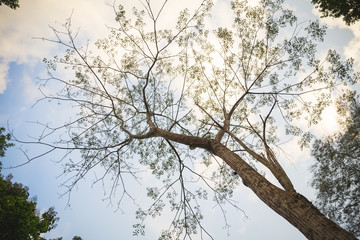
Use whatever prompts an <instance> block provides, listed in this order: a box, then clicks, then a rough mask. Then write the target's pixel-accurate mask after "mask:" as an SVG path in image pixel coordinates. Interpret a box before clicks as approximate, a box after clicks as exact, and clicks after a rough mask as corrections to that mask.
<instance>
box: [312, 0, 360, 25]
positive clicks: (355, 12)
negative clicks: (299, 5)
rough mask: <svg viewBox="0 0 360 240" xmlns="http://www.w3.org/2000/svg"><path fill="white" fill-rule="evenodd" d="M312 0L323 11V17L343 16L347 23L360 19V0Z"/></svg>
mask: <svg viewBox="0 0 360 240" xmlns="http://www.w3.org/2000/svg"><path fill="white" fill-rule="evenodd" d="M311 2H312V3H313V4H315V7H316V8H318V9H319V11H320V12H321V13H322V17H335V18H339V17H342V18H343V20H344V21H345V23H346V24H347V25H350V24H352V23H355V22H356V21H357V20H359V19H360V1H359V0H346V1H339V0H312V1H311Z"/></svg>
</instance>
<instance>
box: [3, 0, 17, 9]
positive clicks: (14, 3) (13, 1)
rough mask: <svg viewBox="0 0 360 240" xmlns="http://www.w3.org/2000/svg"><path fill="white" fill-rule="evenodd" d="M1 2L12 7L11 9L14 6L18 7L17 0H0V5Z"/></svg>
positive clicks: (14, 7)
mask: <svg viewBox="0 0 360 240" xmlns="http://www.w3.org/2000/svg"><path fill="white" fill-rule="evenodd" d="M3 4H5V5H6V6H8V7H10V8H12V9H16V8H18V7H20V5H19V0H0V6H1V5H3Z"/></svg>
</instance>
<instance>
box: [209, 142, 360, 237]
mask: <svg viewBox="0 0 360 240" xmlns="http://www.w3.org/2000/svg"><path fill="white" fill-rule="evenodd" d="M212 152H213V153H214V154H215V155H216V156H218V157H220V158H221V159H223V160H224V161H225V162H226V163H227V164H228V165H229V166H230V167H231V168H232V169H234V171H236V172H237V173H238V175H239V176H240V177H241V178H242V181H243V183H244V185H245V186H247V187H249V188H250V189H251V190H252V191H253V192H254V193H255V194H256V195H257V196H258V197H259V198H260V199H261V200H262V201H263V202H264V203H265V204H266V205H268V206H269V207H270V208H271V209H273V210H274V211H275V212H277V213H278V214H279V215H280V216H282V217H283V218H285V219H286V220H287V221H288V222H290V223H291V224H292V225H293V226H295V227H296V228H297V229H298V230H299V231H300V232H302V233H303V234H304V235H305V237H307V238H308V239H312V240H349V239H354V240H356V238H355V237H354V236H353V235H351V234H350V233H349V232H347V231H346V230H344V229H343V228H341V227H340V226H338V225H337V224H336V223H334V222H333V221H331V220H330V219H328V218H327V217H325V215H323V214H322V213H321V212H320V211H319V210H318V209H317V208H316V207H314V205H313V204H312V203H311V202H310V201H309V200H307V199H306V198H305V197H304V196H302V195H301V194H299V193H297V192H295V191H284V190H282V189H280V188H278V187H277V186H275V185H273V184H272V183H270V182H269V181H268V180H267V179H266V178H264V177H263V176H262V175H261V174H259V173H258V172H257V171H255V170H254V169H253V168H252V167H251V166H250V165H248V164H247V163H246V162H245V161H244V160H243V159H242V158H241V157H239V156H238V155H237V154H235V153H233V152H232V151H230V150H229V149H228V148H227V147H225V146H224V145H222V144H220V143H216V142H212Z"/></svg>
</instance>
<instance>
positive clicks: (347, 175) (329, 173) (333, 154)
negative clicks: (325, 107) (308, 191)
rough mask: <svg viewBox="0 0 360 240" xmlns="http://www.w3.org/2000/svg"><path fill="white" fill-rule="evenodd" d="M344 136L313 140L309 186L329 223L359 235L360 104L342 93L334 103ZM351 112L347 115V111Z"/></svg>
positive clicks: (338, 135) (352, 96)
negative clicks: (333, 222) (336, 223)
mask: <svg viewBox="0 0 360 240" xmlns="http://www.w3.org/2000/svg"><path fill="white" fill-rule="evenodd" d="M337 108H338V109H337V110H338V113H339V114H340V115H342V116H344V115H345V116H346V115H348V116H347V117H346V119H345V121H343V122H341V126H342V127H343V130H344V131H343V133H339V134H335V135H333V136H330V137H326V138H324V139H318V140H316V141H315V143H314V145H313V148H312V154H313V156H314V157H315V159H316V163H315V164H314V165H313V166H312V169H311V170H312V172H313V173H314V178H313V180H312V186H313V187H314V188H315V189H316V190H317V204H318V206H319V207H320V209H321V210H322V211H323V212H324V213H325V214H326V215H327V216H328V217H329V218H331V219H332V220H334V221H336V222H338V223H339V224H342V225H343V226H344V227H345V228H346V229H347V230H348V231H349V232H351V233H353V234H354V235H355V236H357V237H359V236H360V101H359V99H358V98H356V97H355V93H353V92H351V93H349V94H344V95H343V96H342V97H341V98H340V99H339V100H338V102H337ZM348 109H350V111H349V113H350V114H349V113H347V110H348Z"/></svg>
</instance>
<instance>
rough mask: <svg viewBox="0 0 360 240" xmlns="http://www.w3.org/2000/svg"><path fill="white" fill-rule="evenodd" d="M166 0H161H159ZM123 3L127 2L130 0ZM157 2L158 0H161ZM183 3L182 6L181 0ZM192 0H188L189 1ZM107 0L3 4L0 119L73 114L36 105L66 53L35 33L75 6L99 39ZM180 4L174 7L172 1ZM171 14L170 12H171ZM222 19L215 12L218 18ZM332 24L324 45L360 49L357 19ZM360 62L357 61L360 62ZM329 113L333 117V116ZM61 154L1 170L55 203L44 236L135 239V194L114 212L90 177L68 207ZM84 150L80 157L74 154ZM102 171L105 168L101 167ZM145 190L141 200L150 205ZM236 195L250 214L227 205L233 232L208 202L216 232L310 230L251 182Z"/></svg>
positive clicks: (304, 172)
mask: <svg viewBox="0 0 360 240" xmlns="http://www.w3.org/2000/svg"><path fill="white" fill-rule="evenodd" d="M158 1H160V0H158ZM118 2H121V3H125V2H126V1H124V0H119V1H118ZM155 2H157V1H155ZM171 2H177V3H176V4H177V5H179V4H180V3H179V2H181V1H170V4H175V3H171ZM191 2H192V1H184V2H182V3H181V4H183V6H184V7H186V6H187V4H190V3H191ZM226 2H228V1H226V0H217V1H216V4H217V5H216V14H217V15H216V16H217V18H226V16H227V14H226V11H227V9H226ZM105 3H106V2H105V1H104V0H77V1H70V0H63V1H55V0H33V1H31V2H30V1H25V0H20V8H19V9H17V10H15V11H14V10H11V9H10V8H8V7H5V6H1V7H0V126H4V127H7V126H9V128H10V129H14V131H15V134H16V136H18V137H19V138H28V136H37V135H38V134H39V128H38V127H37V126H36V124H33V123H31V122H36V121H42V122H55V121H62V120H65V119H66V118H67V117H69V114H71V110H69V109H66V108H65V107H63V108H62V109H60V110H59V109H55V108H54V107H53V105H50V104H47V103H46V102H42V103H40V104H36V105H35V106H34V104H35V103H36V101H37V100H38V99H39V98H41V94H40V92H39V91H38V87H37V85H36V82H37V80H36V79H37V78H38V77H41V76H44V74H45V71H46V69H45V66H44V64H42V59H43V58H45V57H46V58H51V57H52V56H54V55H57V54H58V53H59V52H61V50H62V49H60V48H58V47H57V46H56V45H53V44H50V43H47V42H43V41H41V40H36V39H34V37H48V36H51V31H50V29H49V27H48V26H49V25H57V24H59V23H63V22H64V21H65V19H67V18H68V17H69V16H70V15H71V13H72V12H73V23H74V25H75V26H79V27H81V37H82V38H83V39H91V40H94V39H97V38H101V37H103V36H106V35H105V33H106V28H105V25H106V24H107V23H111V22H112V20H113V15H112V9H111V8H110V7H108V6H107V5H106V4H105ZM111 3H112V2H111ZM286 5H288V6H290V8H292V9H294V10H296V12H297V15H298V16H299V17H301V18H302V19H305V20H306V19H309V18H311V19H314V18H317V16H318V14H317V12H316V11H315V10H314V9H313V6H312V5H311V4H310V1H304V0H293V1H287V2H286ZM174 9H175V7H174ZM168 15H169V16H171V12H170V13H168ZM215 19H216V18H215ZM321 21H322V22H323V23H326V24H328V25H329V30H328V35H327V36H326V39H325V41H324V43H323V44H322V45H321V49H323V50H324V49H328V48H335V49H336V50H338V51H339V52H341V53H342V54H343V55H344V56H346V57H354V58H355V60H356V57H357V56H360V31H359V29H360V26H359V24H357V25H355V26H352V27H347V26H345V24H343V23H342V21H341V20H333V19H321ZM359 63H360V62H358V61H356V64H357V66H358V67H359V66H360V65H359ZM334 113H335V111H334V108H330V109H329V110H327V111H326V112H325V114H327V116H326V118H327V119H328V120H327V121H326V123H325V122H322V123H321V124H319V126H316V127H314V132H315V133H318V135H319V136H324V135H327V134H331V133H333V132H335V131H336V130H337V129H338V128H337V124H336V116H335V115H334ZM329 119H330V120H329ZM20 147H21V146H20V145H19V144H17V146H16V147H14V148H12V149H10V150H9V151H8V152H7V156H6V158H5V159H2V162H3V163H4V167H9V166H15V165H17V164H20V163H23V162H24V161H26V158H25V156H24V154H23V153H22V152H21V151H20V150H19V148H20ZM287 148H288V149H289V151H290V152H291V153H293V155H292V158H291V159H290V160H289V161H287V162H286V161H285V162H284V163H283V164H284V168H285V169H286V170H287V171H288V173H289V176H290V178H291V179H292V180H293V182H294V185H295V188H296V189H297V190H298V191H299V192H300V193H302V194H304V195H305V196H306V197H308V198H309V199H314V194H313V190H312V189H311V188H310V187H309V184H308V182H309V180H310V179H311V173H310V172H309V171H308V168H309V166H310V165H311V163H312V159H311V157H310V155H309V152H308V150H305V151H300V150H298V149H297V148H296V146H295V145H294V144H293V143H289V144H288V145H287ZM30 150H31V152H32V153H36V152H38V151H40V150H41V149H39V147H35V146H31V149H30ZM56 157H57V156H56V155H55V156H54V155H49V156H46V157H43V158H40V159H36V160H35V161H33V162H31V163H29V164H27V165H25V166H22V167H20V168H15V169H9V170H7V169H5V170H4V171H3V174H5V175H6V174H7V173H12V174H13V175H14V179H15V180H16V181H18V182H21V183H23V184H24V185H26V186H28V187H29V188H30V194H31V196H35V195H36V196H37V199H38V207H39V209H40V210H45V209H47V208H49V207H51V206H55V209H56V211H57V212H58V216H59V217H60V221H59V223H58V227H57V228H56V229H54V230H53V231H51V233H50V234H47V235H46V236H47V237H48V238H55V237H59V236H62V237H63V239H64V240H67V239H71V238H72V237H73V236H74V235H79V236H81V237H82V238H83V239H84V240H96V239H109V240H115V239H132V227H131V226H132V224H134V223H136V221H135V217H134V214H133V211H134V210H136V206H133V205H132V204H131V202H130V201H127V202H124V203H123V205H122V206H123V207H122V209H123V210H125V213H123V212H121V211H116V210H117V208H116V206H115V205H114V206H111V205H110V206H109V202H108V201H106V200H103V199H104V198H105V196H104V190H103V188H102V186H101V185H100V184H98V185H95V186H92V181H91V179H92V176H89V177H86V178H85V179H84V181H81V182H80V183H79V185H78V188H77V189H75V191H74V192H73V193H72V195H71V199H70V205H71V206H70V207H68V206H67V202H68V198H67V197H66V196H64V197H62V198H60V194H61V193H62V192H63V191H64V189H63V188H61V186H60V185H61V184H62V183H63V182H64V180H66V177H64V176H60V175H61V173H62V166H61V164H58V163H56V162H55V161H54V160H56ZM74 157H78V156H74ZM99 171H100V170H99ZM131 187H133V189H134V192H139V191H140V189H141V187H140V186H135V185H134V186H131ZM141 196H142V194H140V193H139V195H138V198H139V201H140V202H143V203H144V204H146V200H144V199H142V197H141ZM235 200H236V201H238V203H239V206H240V208H241V209H242V210H244V211H245V213H246V214H247V216H248V217H249V218H248V219H244V215H243V214H242V213H241V212H235V213H233V212H232V211H229V219H228V221H229V223H230V225H232V228H231V229H230V230H229V233H230V235H229V236H227V232H226V230H224V229H223V228H222V227H223V226H224V222H223V221H222V220H219V219H222V217H221V213H219V211H215V210H216V209H213V205H212V204H213V203H209V205H208V206H204V208H205V209H206V211H208V212H207V213H208V214H207V218H206V224H208V226H209V229H212V230H213V232H212V233H213V235H214V237H215V239H246V240H256V239H268V240H272V239H292V240H302V239H305V237H303V236H302V234H301V233H300V232H299V231H298V230H297V229H295V228H294V227H292V226H291V225H290V224H289V223H287V222H286V221H285V220H283V219H282V218H281V217H280V216H278V215H277V214H276V213H274V212H273V211H272V210H270V209H269V208H268V207H267V206H265V204H263V203H262V202H261V201H260V200H259V199H257V197H256V196H255V195H254V194H253V193H251V192H250V191H249V190H248V189H247V188H245V187H240V188H239V189H237V190H236V194H235ZM167 220H168V219H166V217H165V218H163V219H155V220H149V221H148V225H147V227H146V229H147V235H146V236H145V237H143V238H142V237H137V238H135V237H134V239H154V238H155V236H158V235H157V233H159V230H160V229H161V228H162V227H164V228H166V227H167V226H168V224H167Z"/></svg>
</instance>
